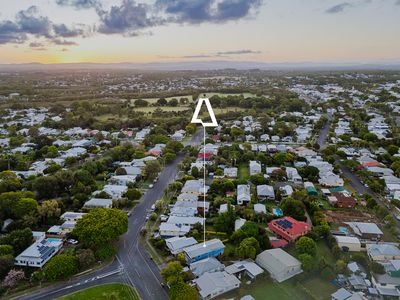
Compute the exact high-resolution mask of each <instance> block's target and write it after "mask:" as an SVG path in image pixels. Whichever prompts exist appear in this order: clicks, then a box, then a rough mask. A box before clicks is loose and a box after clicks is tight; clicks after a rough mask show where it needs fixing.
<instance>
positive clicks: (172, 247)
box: [165, 236, 197, 255]
mask: <svg viewBox="0 0 400 300" xmlns="http://www.w3.org/2000/svg"><path fill="white" fill-rule="evenodd" d="M165 243H166V245H167V248H168V249H169V251H170V252H171V253H172V254H173V255H177V254H178V253H180V252H182V250H183V248H185V247H189V246H192V245H196V244H197V241H196V240H195V239H194V238H193V237H178V236H175V237H172V238H169V239H166V240H165Z"/></svg>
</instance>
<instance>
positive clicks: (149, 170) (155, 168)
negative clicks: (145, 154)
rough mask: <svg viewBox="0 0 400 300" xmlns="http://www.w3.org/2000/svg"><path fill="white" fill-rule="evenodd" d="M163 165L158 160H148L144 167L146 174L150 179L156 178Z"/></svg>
mask: <svg viewBox="0 0 400 300" xmlns="http://www.w3.org/2000/svg"><path fill="white" fill-rule="evenodd" d="M160 171H161V165H160V162H159V161H158V160H151V161H148V162H146V166H145V167H144V174H145V176H146V177H147V178H148V179H154V178H156V176H157V175H158V173H160Z"/></svg>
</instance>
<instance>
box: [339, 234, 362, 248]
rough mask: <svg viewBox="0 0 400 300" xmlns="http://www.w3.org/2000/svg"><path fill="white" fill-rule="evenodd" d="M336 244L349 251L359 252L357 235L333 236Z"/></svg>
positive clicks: (359, 243) (359, 244) (359, 245)
mask: <svg viewBox="0 0 400 300" xmlns="http://www.w3.org/2000/svg"><path fill="white" fill-rule="evenodd" d="M335 239H336V241H337V244H338V246H339V248H340V249H342V250H343V249H347V250H348V251H351V252H360V251H361V242H360V240H359V239H358V238H357V237H352V236H341V235H337V236H335Z"/></svg>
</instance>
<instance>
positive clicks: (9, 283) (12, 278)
mask: <svg viewBox="0 0 400 300" xmlns="http://www.w3.org/2000/svg"><path fill="white" fill-rule="evenodd" d="M24 278H25V273H24V271H22V270H16V269H12V270H10V272H8V274H7V276H6V278H4V280H3V286H4V287H6V288H8V289H12V288H15V287H16V286H17V284H18V282H20V281H21V280H22V279H24Z"/></svg>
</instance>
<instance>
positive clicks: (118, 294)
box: [58, 283, 140, 300]
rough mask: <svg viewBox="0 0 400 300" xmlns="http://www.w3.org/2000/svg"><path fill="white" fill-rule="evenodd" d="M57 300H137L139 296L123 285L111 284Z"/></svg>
mask: <svg viewBox="0 0 400 300" xmlns="http://www.w3.org/2000/svg"><path fill="white" fill-rule="evenodd" d="M58 299H59V300H89V299H96V300H108V299H118V300H139V299H140V298H139V296H138V294H137V293H136V291H135V290H134V289H133V288H132V287H130V286H127V285H125V284H120V283H112V284H103V285H99V286H96V287H92V288H88V289H85V290H83V291H79V292H76V293H73V294H69V295H66V296H63V297H61V298H58Z"/></svg>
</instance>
